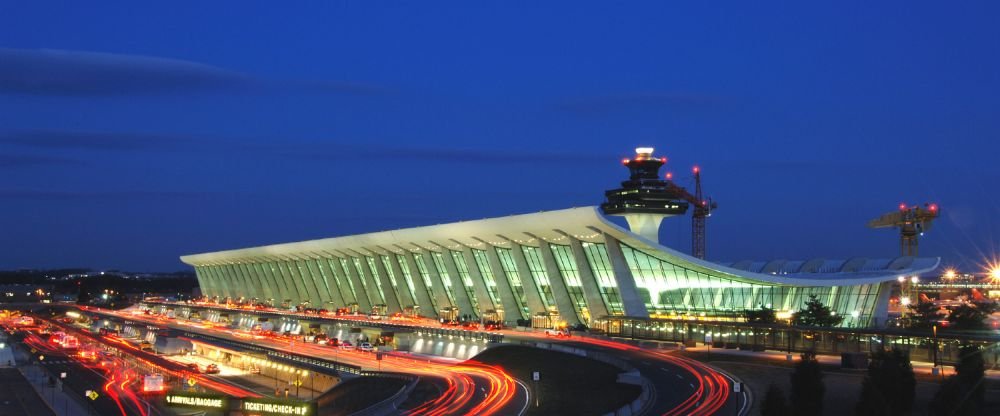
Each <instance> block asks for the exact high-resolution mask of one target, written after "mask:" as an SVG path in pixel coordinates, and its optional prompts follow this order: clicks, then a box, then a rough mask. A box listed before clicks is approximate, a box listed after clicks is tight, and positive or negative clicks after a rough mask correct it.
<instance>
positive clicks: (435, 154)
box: [280, 143, 608, 164]
mask: <svg viewBox="0 0 1000 416" xmlns="http://www.w3.org/2000/svg"><path fill="white" fill-rule="evenodd" d="M282 146H283V148H284V149H288V146H287V145H284V144H283V145H282ZM280 153H281V154H283V155H285V156H288V157H294V158H301V159H307V160H322V161H326V160H362V159H363V160H371V159H407V160H424V161H434V162H461V163H491V164H506V163H541V162H545V163H558V162H565V163H575V162H587V161H607V160H608V157H607V155H598V154H586V153H575V152H547V151H520V152H511V151H502V150H489V149H446V148H417V147H410V148H408V147H392V146H378V145H364V146H362V145H356V144H345V143H326V144H313V145H303V146H301V148H292V149H291V150H284V151H281V152H280Z"/></svg>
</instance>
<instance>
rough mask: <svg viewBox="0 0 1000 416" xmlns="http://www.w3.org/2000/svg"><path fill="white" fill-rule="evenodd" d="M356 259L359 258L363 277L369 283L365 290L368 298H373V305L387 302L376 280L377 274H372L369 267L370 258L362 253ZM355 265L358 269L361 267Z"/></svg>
mask: <svg viewBox="0 0 1000 416" xmlns="http://www.w3.org/2000/svg"><path fill="white" fill-rule="evenodd" d="M356 260H358V263H359V264H360V266H361V267H360V271H361V278H362V279H364V281H365V283H366V284H367V286H366V289H365V292H366V293H368V299H369V300H371V302H372V306H375V305H379V304H386V303H385V298H384V296H385V293H383V292H382V291H381V290H379V285H378V283H376V282H375V276H372V270H371V268H369V267H368V260H367V259H366V258H365V256H364V255H363V254H360V257H357V258H356ZM351 262H352V263H353V262H354V260H351ZM354 266H355V268H356V269H357V268H359V267H357V265H354Z"/></svg>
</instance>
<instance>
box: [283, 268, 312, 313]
mask: <svg viewBox="0 0 1000 416" xmlns="http://www.w3.org/2000/svg"><path fill="white" fill-rule="evenodd" d="M280 264H281V271H282V273H284V275H285V279H287V280H286V281H287V282H290V285H291V287H292V289H294V292H293V293H294V296H292V302H291V304H290V305H288V307H292V306H295V305H298V304H300V303H302V301H304V300H306V299H309V291H308V290H306V287H305V283H306V281H305V279H304V278H303V277H302V276H301V275H299V273H298V267H297V266H296V265H295V260H293V259H291V258H288V257H282V261H281V263H280Z"/></svg>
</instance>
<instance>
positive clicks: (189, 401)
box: [166, 393, 229, 409]
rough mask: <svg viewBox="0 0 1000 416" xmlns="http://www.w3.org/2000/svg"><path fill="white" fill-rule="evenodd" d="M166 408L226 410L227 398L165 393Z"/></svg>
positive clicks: (227, 405)
mask: <svg viewBox="0 0 1000 416" xmlns="http://www.w3.org/2000/svg"><path fill="white" fill-rule="evenodd" d="M166 402H167V406H183V407H197V408H203V409H228V408H229V398H227V397H226V396H215V395H208V394H193V393H167V395H166Z"/></svg>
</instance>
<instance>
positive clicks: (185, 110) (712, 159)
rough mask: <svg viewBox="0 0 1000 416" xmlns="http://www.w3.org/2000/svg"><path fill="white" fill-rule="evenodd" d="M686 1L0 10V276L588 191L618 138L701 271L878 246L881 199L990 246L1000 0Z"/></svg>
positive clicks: (155, 266) (565, 203)
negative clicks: (672, 206)
mask: <svg viewBox="0 0 1000 416" xmlns="http://www.w3.org/2000/svg"><path fill="white" fill-rule="evenodd" d="M690 3H693V4H671V3H670V2H610V1H602V2H581V1H572V2H494V1H490V2H478V1H457V2H427V1H410V2H377V1H351V2H343V1H314V2H252V1H251V2H248V1H201V2H193V1H189V2H183V1H182V2H156V3H155V4H153V3H152V2H134V1H122V2H96V3H95V2H74V1H65V2H48V1H14V0H0V235H2V238H0V253H2V254H0V268H16V267H32V268H42V267H63V266H84V267H94V268H122V269H128V270H163V271H172V270H181V269H184V268H185V266H184V265H183V264H182V263H180V262H179V260H178V259H177V257H178V256H179V255H182V254H189V253H196V252H204V251H213V250H221V249H229V248H239V247H247V246H251V245H260V244H267V243H278V242H288V241H299V240H305V239H312V238H321V237H330V236H337V235H347V234H355V233H362V232H367V231H377V230H385V229H393V228H401V227H410V226H420V225H429V224H437V223H444V222H451V221H457V220H467V219H477V218H486V217H493V216H500V215H507V214H517V213H527V212H535V211H540V210H549V209H560V208H567V207H572V206H584V205H595V204H598V203H600V202H601V201H602V192H603V190H604V189H607V188H611V187H614V186H616V184H617V182H618V181H620V180H621V179H623V178H624V177H625V176H626V171H625V169H624V168H623V167H622V166H621V165H620V160H621V158H622V157H626V156H630V155H631V153H632V149H633V148H634V147H636V146H637V145H649V146H654V147H656V150H657V153H658V154H660V155H664V156H667V157H668V158H669V159H670V161H669V163H668V169H669V170H671V171H673V172H675V177H677V178H679V182H680V183H681V184H683V185H688V186H689V185H690V182H689V181H690V174H689V172H690V168H691V166H693V165H694V164H699V165H700V166H702V167H703V169H704V182H705V187H706V190H707V192H708V193H709V194H710V195H711V196H713V197H714V198H715V199H716V200H717V201H718V203H719V209H718V210H717V211H716V212H715V214H714V215H713V216H712V217H711V218H710V220H709V223H708V231H709V234H708V254H709V258H710V259H712V260H719V261H735V260H741V259H773V258H786V259H805V258H812V257H828V258H848V257H854V256H867V257H889V256H895V255H897V254H898V244H897V235H896V233H895V232H893V231H889V230H869V229H867V228H866V227H865V222H866V221H867V220H868V219H870V218H874V217H876V216H878V215H879V214H882V213H883V212H887V211H890V210H892V209H894V207H896V206H897V205H898V204H899V203H900V202H908V203H911V204H912V203H923V202H928V201H930V202H937V203H939V204H940V205H941V206H942V218H941V219H940V220H939V221H938V222H937V224H936V225H935V227H934V228H933V230H931V232H930V233H928V235H927V236H926V237H925V238H924V239H923V240H922V244H921V254H923V255H929V256H941V257H943V259H944V263H945V264H948V265H959V266H963V267H966V268H967V270H970V271H978V270H976V267H977V265H978V264H982V263H983V261H984V260H986V259H987V258H990V257H992V256H993V253H996V252H997V250H998V249H1000V245H998V244H997V238H998V236H1000V220H998V218H997V217H998V214H1000V197H998V196H997V184H998V182H1000V167H998V166H997V160H998V158H1000V155H998V150H1000V144H998V142H997V140H998V138H1000V25H998V24H997V21H998V20H1000V3H997V2H986V1H984V2H951V3H941V2H915V1H885V2H845V1H838V2H824V3H822V4H821V3H820V2H786V3H769V2H745V1H741V2H731V3H728V2H690ZM662 234H663V238H664V240H665V241H666V242H667V243H668V245H671V246H675V247H677V248H680V249H681V250H683V251H689V250H690V219H689V218H687V217H683V218H674V219H670V220H668V221H665V223H664V226H663V229H662Z"/></svg>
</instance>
